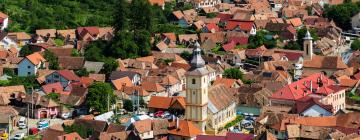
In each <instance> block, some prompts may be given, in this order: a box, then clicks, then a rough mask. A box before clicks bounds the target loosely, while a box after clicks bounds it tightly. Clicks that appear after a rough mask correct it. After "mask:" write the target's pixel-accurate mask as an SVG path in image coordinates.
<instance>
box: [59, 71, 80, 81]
mask: <svg viewBox="0 0 360 140" xmlns="http://www.w3.org/2000/svg"><path fill="white" fill-rule="evenodd" d="M55 72H56V73H58V74H59V75H61V76H62V77H64V78H65V79H67V80H70V81H80V78H79V77H78V76H77V75H76V74H75V73H74V72H73V71H72V70H58V71H55Z"/></svg>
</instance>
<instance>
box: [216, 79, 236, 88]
mask: <svg viewBox="0 0 360 140" xmlns="http://www.w3.org/2000/svg"><path fill="white" fill-rule="evenodd" d="M236 82H237V80H236V79H229V78H217V79H216V80H215V81H214V84H213V86H215V85H218V84H224V86H225V87H227V88H231V87H232V86H233V85H234V83H236Z"/></svg>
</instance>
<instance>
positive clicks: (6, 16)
mask: <svg viewBox="0 0 360 140" xmlns="http://www.w3.org/2000/svg"><path fill="white" fill-rule="evenodd" d="M8 17H9V16H8V15H7V14H5V13H3V12H0V18H8Z"/></svg>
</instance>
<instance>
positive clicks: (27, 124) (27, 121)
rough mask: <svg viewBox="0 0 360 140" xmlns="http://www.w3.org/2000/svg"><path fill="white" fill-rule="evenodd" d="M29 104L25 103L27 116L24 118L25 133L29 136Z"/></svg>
mask: <svg viewBox="0 0 360 140" xmlns="http://www.w3.org/2000/svg"><path fill="white" fill-rule="evenodd" d="M29 115H30V113H29V104H27V118H26V129H27V135H28V136H29Z"/></svg>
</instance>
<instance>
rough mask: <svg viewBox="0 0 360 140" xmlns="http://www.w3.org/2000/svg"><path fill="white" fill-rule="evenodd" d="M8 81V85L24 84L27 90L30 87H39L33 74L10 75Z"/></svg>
mask: <svg viewBox="0 0 360 140" xmlns="http://www.w3.org/2000/svg"><path fill="white" fill-rule="evenodd" d="M9 81H10V82H9V86H15V85H24V87H25V89H27V90H30V89H31V88H32V87H33V88H34V89H38V88H40V85H39V83H38V82H37V80H36V76H35V75H32V76H27V77H19V76H12V77H11V78H10V79H9Z"/></svg>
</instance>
